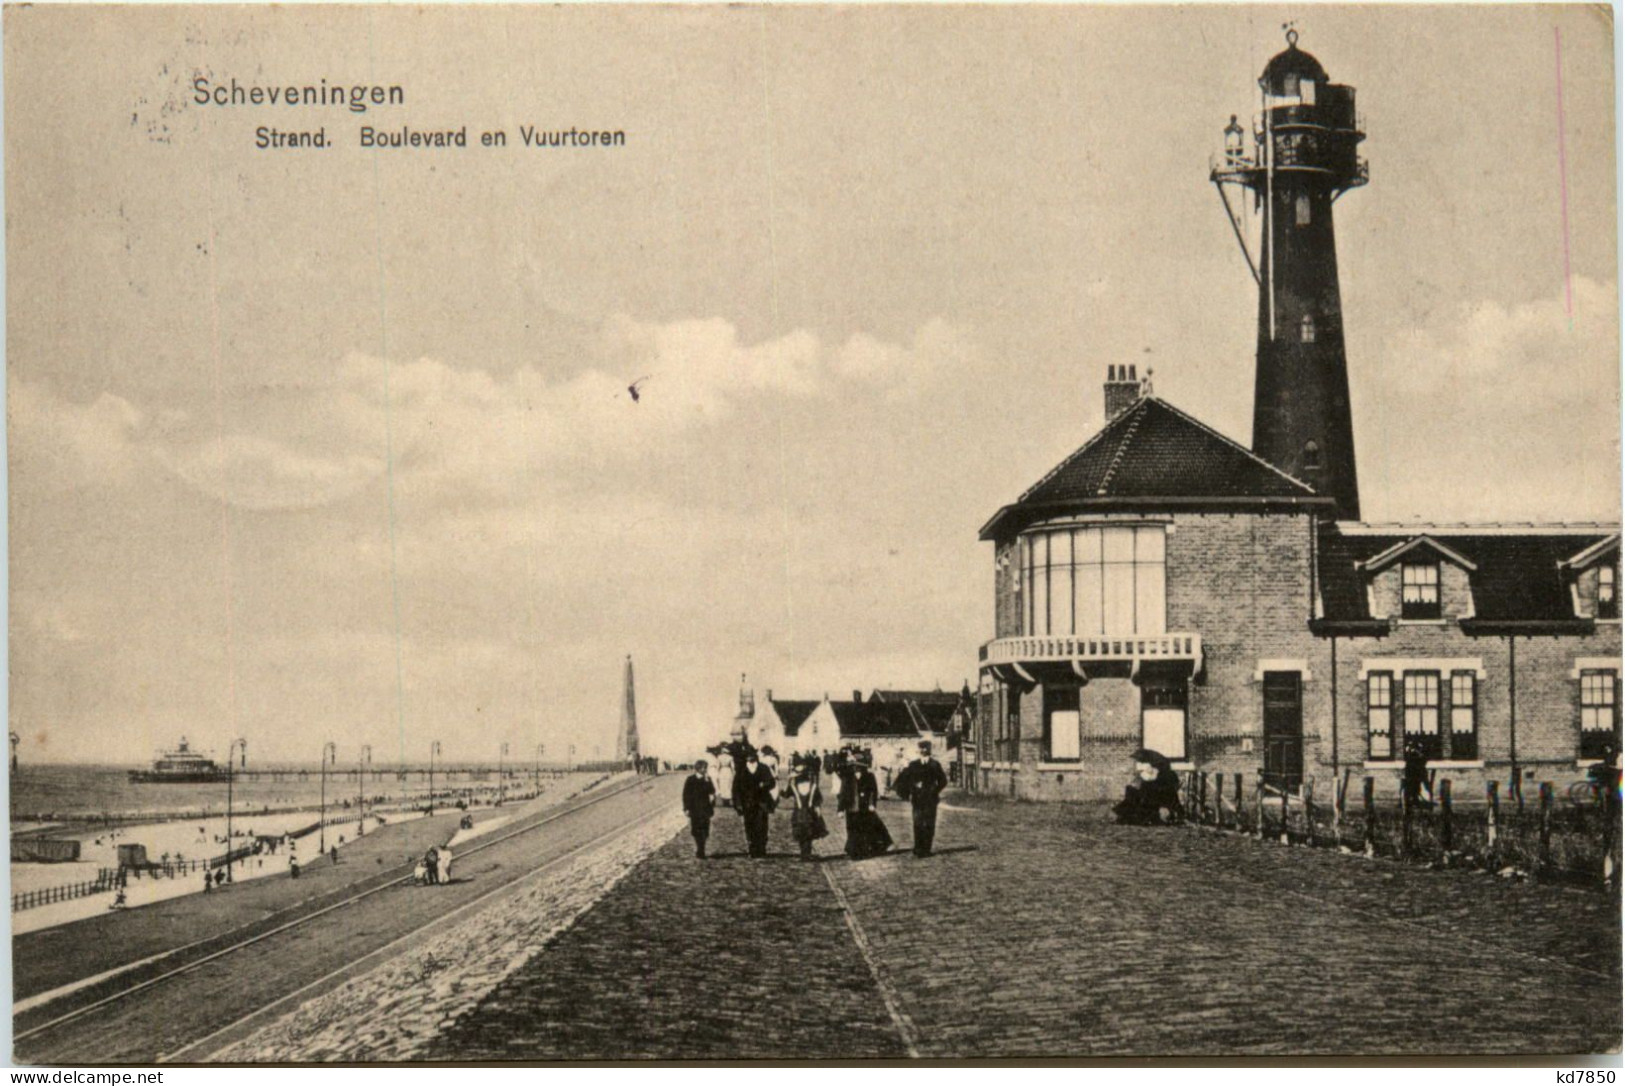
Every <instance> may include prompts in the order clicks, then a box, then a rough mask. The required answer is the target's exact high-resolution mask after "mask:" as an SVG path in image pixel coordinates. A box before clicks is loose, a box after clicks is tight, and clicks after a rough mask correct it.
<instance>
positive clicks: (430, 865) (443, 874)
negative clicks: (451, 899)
mask: <svg viewBox="0 0 1625 1086" xmlns="http://www.w3.org/2000/svg"><path fill="white" fill-rule="evenodd" d="M412 877H413V879H414V880H416V881H417V883H418V884H419V885H421V886H440V885H443V884H445V883H449V882H450V881H451V849H450V848H447V847H446V846H445V845H441V846H440V847H439V848H431V849H429V851H427V852H425V853H424V854H423V859H421V860H419V861H418V866H417V869H416V870H415V871H413V872H412Z"/></svg>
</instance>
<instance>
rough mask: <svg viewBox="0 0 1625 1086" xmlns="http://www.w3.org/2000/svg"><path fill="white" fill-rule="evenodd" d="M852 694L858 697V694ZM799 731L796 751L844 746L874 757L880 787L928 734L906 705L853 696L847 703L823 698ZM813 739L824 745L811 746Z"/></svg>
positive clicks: (885, 783) (832, 749)
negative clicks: (863, 750) (860, 749)
mask: <svg viewBox="0 0 1625 1086" xmlns="http://www.w3.org/2000/svg"><path fill="white" fill-rule="evenodd" d="M852 693H853V694H854V695H860V693H861V692H860V691H857V690H854V691H853V692H852ZM801 730H802V733H803V735H804V737H805V738H804V741H803V743H802V744H801V745H799V746H798V747H797V749H798V750H804V751H812V750H823V751H834V750H839V749H840V748H841V747H844V746H857V747H863V748H865V749H866V750H868V751H869V752H870V753H871V754H872V755H873V756H874V766H875V773H876V775H877V776H878V777H879V778H880V784H881V786H882V787H885V786H886V785H887V784H889V783H890V781H891V778H892V776H893V775H894V774H895V773H896V772H897V770H899V769H901V768H902V766H903V765H904V764H906V763H907V762H908V760H909V759H910V758H912V757H913V756H914V753H915V750H916V748H917V746H918V744H919V742H920V740H921V739H927V738H930V734H929V733H927V732H923V731H921V729H920V725H919V723H918V718H917V717H916V716H915V710H914V709H913V708H911V706H910V705H908V704H906V703H904V702H900V701H875V700H872V699H871V700H869V701H864V700H862V698H861V696H854V697H853V699H852V700H851V701H831V700H830V699H829V698H827V697H826V698H825V699H824V700H823V701H822V702H819V703H818V707H817V708H816V709H814V710H813V712H812V715H810V716H809V717H808V718H807V720H806V723H804V724H803V725H802V728H801ZM813 736H817V737H819V739H820V741H821V742H823V743H824V745H823V746H819V747H814V746H812V745H811V741H812V737H813Z"/></svg>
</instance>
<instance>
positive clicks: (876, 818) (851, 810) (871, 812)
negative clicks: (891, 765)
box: [837, 751, 892, 860]
mask: <svg viewBox="0 0 1625 1086" xmlns="http://www.w3.org/2000/svg"><path fill="white" fill-rule="evenodd" d="M869 761H870V756H869V752H868V751H860V752H859V753H858V754H857V755H855V756H854V757H852V758H851V759H849V760H848V762H847V766H846V769H845V770H844V771H843V772H842V774H841V793H840V797H839V799H838V800H837V806H838V807H839V808H840V810H841V813H843V814H844V815H846V854H847V856H849V857H851V858H852V859H854V860H862V859H865V858H867V857H869V856H879V855H880V854H881V853H883V852H887V851H889V850H890V849H891V846H892V839H891V832H890V831H889V830H887V829H886V823H885V822H883V821H882V820H881V818H880V815H879V814H878V813H876V811H875V805H876V804H877V803H879V802H880V786H879V785H878V784H877V783H876V781H875V775H874V772H873V771H872V770H871V769H870V768H869Z"/></svg>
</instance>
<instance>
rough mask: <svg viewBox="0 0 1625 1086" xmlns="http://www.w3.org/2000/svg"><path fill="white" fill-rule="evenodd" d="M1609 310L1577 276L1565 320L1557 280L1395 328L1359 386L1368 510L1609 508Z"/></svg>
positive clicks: (1587, 515)
mask: <svg viewBox="0 0 1625 1086" xmlns="http://www.w3.org/2000/svg"><path fill="white" fill-rule="evenodd" d="M1617 307H1618V301H1617V291H1616V287H1615V285H1614V284H1613V283H1600V282H1596V281H1593V280H1588V279H1576V280H1575V282H1574V297H1573V317H1572V319H1571V318H1570V315H1569V310H1568V304H1567V301H1566V299H1565V296H1564V293H1563V292H1562V291H1561V290H1559V291H1557V292H1555V293H1553V294H1551V295H1548V296H1547V297H1545V298H1541V299H1538V300H1535V301H1529V302H1524V303H1519V304H1516V305H1498V304H1494V303H1480V304H1476V305H1471V306H1463V307H1461V308H1459V309H1457V310H1455V311H1453V312H1450V313H1446V314H1444V315H1442V317H1441V319H1439V320H1437V321H1435V322H1433V323H1430V324H1428V325H1426V326H1423V327H1418V328H1413V329H1407V330H1405V331H1403V332H1400V333H1398V334H1396V335H1394V336H1392V337H1391V338H1390V341H1389V342H1388V343H1387V344H1386V345H1385V346H1384V348H1383V349H1382V350H1381V351H1380V352H1379V353H1378V354H1377V355H1376V357H1375V360H1374V362H1373V363H1372V365H1371V372H1372V379H1371V380H1368V381H1364V382H1363V383H1362V384H1361V385H1360V386H1359V387H1358V389H1357V390H1356V391H1357V395H1356V417H1355V426H1356V443H1357V445H1358V453H1359V458H1360V468H1361V479H1360V483H1361V491H1362V494H1363V495H1365V497H1366V502H1365V504H1366V506H1367V508H1366V509H1364V510H1363V512H1364V514H1365V516H1366V517H1367V518H1368V519H1373V518H1375V517H1382V518H1388V517H1404V516H1410V515H1419V516H1422V517H1425V518H1428V519H1435V520H1437V519H1466V520H1511V519H1558V520H1578V519H1591V518H1597V519H1614V518H1617V517H1618V516H1619V508H1618V494H1619V448H1618V437H1619V404H1620V400H1619V396H1620V386H1619V329H1618V323H1617V319H1616V315H1617ZM1360 364H1361V362H1360V360H1359V359H1358V358H1356V360H1355V365H1356V367H1357V368H1358V367H1359V366H1360ZM1359 393H1363V395H1360V394H1359Z"/></svg>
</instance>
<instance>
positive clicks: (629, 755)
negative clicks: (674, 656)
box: [615, 654, 638, 762]
mask: <svg viewBox="0 0 1625 1086" xmlns="http://www.w3.org/2000/svg"><path fill="white" fill-rule="evenodd" d="M637 757H638V698H637V693H636V691H635V690H634V689H633V687H632V657H631V655H630V654H628V656H627V657H626V679H625V682H624V689H623V691H622V695H621V727H620V731H619V732H617V733H616V737H615V760H616V761H617V762H632V761H636V760H637Z"/></svg>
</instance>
